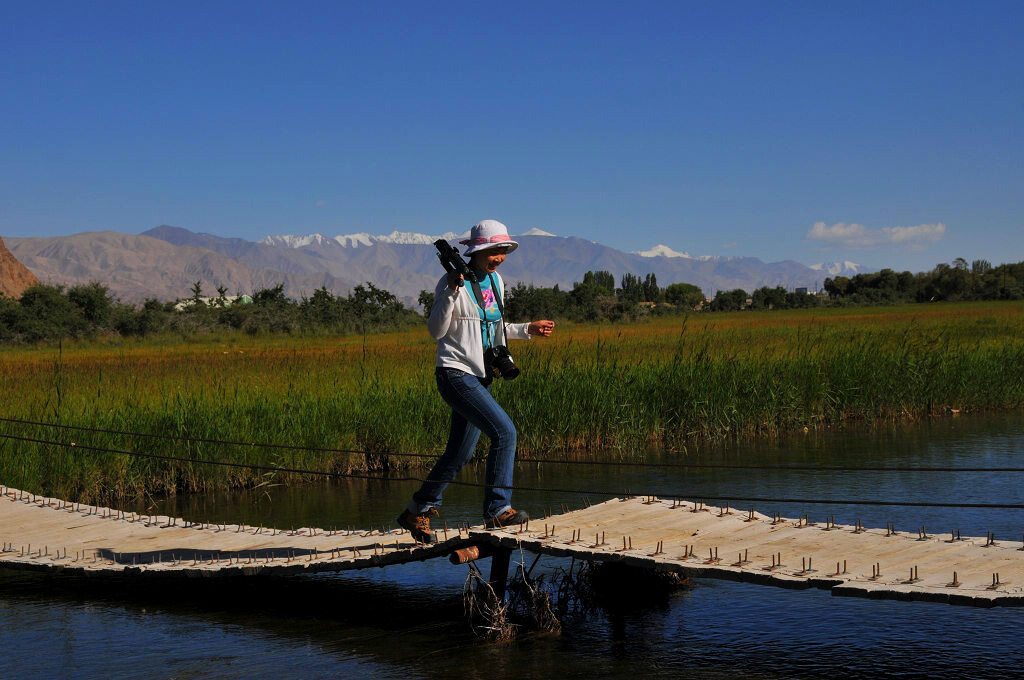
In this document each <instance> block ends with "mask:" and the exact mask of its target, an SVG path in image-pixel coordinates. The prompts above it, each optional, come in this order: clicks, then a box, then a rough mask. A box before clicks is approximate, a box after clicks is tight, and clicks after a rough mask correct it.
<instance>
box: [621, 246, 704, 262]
mask: <svg viewBox="0 0 1024 680" xmlns="http://www.w3.org/2000/svg"><path fill="white" fill-rule="evenodd" d="M633 254H634V255H639V256H640V257H685V258H688V259H691V260H692V259H693V255H690V254H689V253H688V252H686V251H679V250H672V249H671V248H669V247H668V246H666V245H662V244H660V243H659V244H658V245H656V246H654V247H653V248H651V249H650V250H634V251H633Z"/></svg>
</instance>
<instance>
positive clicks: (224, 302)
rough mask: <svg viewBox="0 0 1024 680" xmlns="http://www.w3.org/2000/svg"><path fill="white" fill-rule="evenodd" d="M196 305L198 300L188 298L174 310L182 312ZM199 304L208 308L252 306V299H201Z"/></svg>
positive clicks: (234, 297)
mask: <svg viewBox="0 0 1024 680" xmlns="http://www.w3.org/2000/svg"><path fill="white" fill-rule="evenodd" d="M196 303H197V300H196V299H195V298H188V299H186V300H182V301H181V302H179V303H178V304H176V305H174V309H175V311H178V312H180V311H181V310H183V309H186V308H188V307H191V306H192V305H194V304H196ZM198 303H199V304H204V305H206V306H207V307H230V306H231V305H248V304H252V298H251V297H249V296H248V295H235V296H233V297H224V298H219V297H201V298H199V300H198Z"/></svg>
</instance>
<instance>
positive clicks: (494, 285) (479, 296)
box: [469, 272, 508, 345]
mask: <svg viewBox="0 0 1024 680" xmlns="http://www.w3.org/2000/svg"><path fill="white" fill-rule="evenodd" d="M487 279H488V280H489V281H490V282H491V292H492V293H494V300H495V302H497V303H498V315H499V316H501V319H500V320H499V321H498V325H499V326H501V337H502V339H504V341H505V342H504V343H503V344H505V345H507V344H508V335H506V333H505V306H504V305H502V304H501V292H500V291H499V290H498V282H497V281H495V280H494V274H488V275H487ZM469 283H470V285H472V286H473V297H475V298H476V306H477V307H479V308H480V313H481V314H482V315H483V317H484V319H485V323H486V318H487V309H486V308H485V307H484V292H483V290H481V289H480V282H479V281H478V280H477V277H476V272H473V276H472V277H471V278H470V279H469Z"/></svg>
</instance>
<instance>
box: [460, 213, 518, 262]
mask: <svg viewBox="0 0 1024 680" xmlns="http://www.w3.org/2000/svg"><path fill="white" fill-rule="evenodd" d="M459 243H461V244H462V245H464V246H469V247H468V248H466V252H464V253H463V255H466V256H467V257H468V256H469V255H472V254H473V253H478V252H480V251H481V250H490V249H491V248H503V249H504V250H505V252H506V253H511V252H512V251H513V250H515V249H516V248H518V247H519V244H518V243H516V242H515V241H513V240H512V239H510V238H509V237H508V227H506V226H505V225H504V224H502V223H501V222H499V221H498V220H480V221H479V222H477V223H476V224H474V225H473V228H472V229H471V230H470V231H469V238H468V239H466V240H465V241H459Z"/></svg>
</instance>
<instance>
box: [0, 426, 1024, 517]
mask: <svg viewBox="0 0 1024 680" xmlns="http://www.w3.org/2000/svg"><path fill="white" fill-rule="evenodd" d="M0 438H2V439H8V440H13V441H21V442H28V443H35V444H43V445H47V446H58V447H62V448H67V449H74V450H85V451H95V452H98V453H105V454H116V455H125V456H133V457H139V458H147V459H152V460H164V461H170V462H178V463H192V464H200V465H215V466H223V467H231V468H244V469H250V470H254V471H258V472H274V473H291V474H300V475H311V476H321V477H329V478H350V479H365V480H375V481H382V482H419V483H423V482H426V481H437V480H428V479H425V478H422V477H415V476H401V477H398V476H393V477H382V476H379V475H369V474H363V473H357V472H339V471H333V470H309V469H304V468H291V467H284V466H276V465H261V464H258V463H238V462H234V461H222V460H210V459H205V458H186V457H184V456H168V455H163V454H156V453H146V452H143V451H131V450H126V449H111V448H106V447H101V446H91V445H87V444H78V443H76V442H61V441H55V440H49V439H39V438H35V437H23V436H19V435H12V434H4V433H0ZM448 483H449V484H453V485H458V486H469V487H476V488H499V489H509V490H512V491H533V492H543V493H569V494H579V495H594V496H609V497H616V496H620V495H623V493H624V492H621V491H609V490H605V489H563V488H557V487H535V486H516V485H488V484H482V483H480V482H467V481H462V480H451V481H449V482H448ZM626 495H631V496H641V495H644V496H646V495H659V496H665V497H672V498H691V499H699V500H707V499H711V500H717V501H726V502H729V503H733V502H737V501H739V502H749V503H795V504H808V505H812V504H815V505H869V506H899V507H927V508H981V509H1000V510H1024V503H940V502H930V501H889V500H885V501H878V500H864V499H835V498H833V499H820V498H766V497H758V496H723V495H720V494H713V493H703V492H700V491H694V490H692V489H690V490H686V491H676V490H671V491H665V490H661V491H658V493H657V494H646V493H645V494H629V493H627V494H626Z"/></svg>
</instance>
